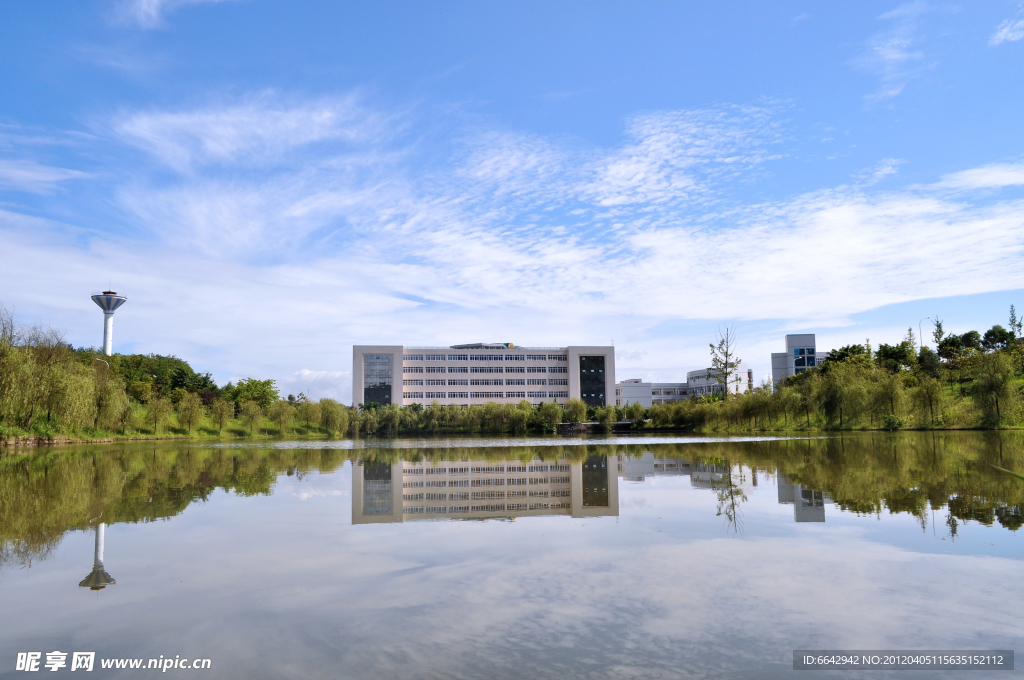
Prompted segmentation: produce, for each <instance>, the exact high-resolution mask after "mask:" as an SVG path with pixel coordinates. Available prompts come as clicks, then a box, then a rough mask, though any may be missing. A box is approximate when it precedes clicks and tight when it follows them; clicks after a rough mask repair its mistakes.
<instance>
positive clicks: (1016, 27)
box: [988, 19, 1024, 46]
mask: <svg viewBox="0 0 1024 680" xmlns="http://www.w3.org/2000/svg"><path fill="white" fill-rule="evenodd" d="M1021 38H1024V19H1017V20H1014V19H1007V20H1006V21H1004V22H1003V23H1001V24H999V27H998V28H997V29H996V32H995V33H993V34H992V37H991V38H989V39H988V44H989V45H992V46H995V45H998V44H1000V43H1004V42H1016V41H1018V40H1020V39H1021Z"/></svg>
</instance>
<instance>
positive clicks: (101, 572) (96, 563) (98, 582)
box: [78, 522, 117, 590]
mask: <svg viewBox="0 0 1024 680" xmlns="http://www.w3.org/2000/svg"><path fill="white" fill-rule="evenodd" d="M106 533H107V525H106V524H105V523H104V522H100V523H99V524H97V525H96V547H95V548H94V549H93V556H92V572H90V574H89V575H88V576H86V577H85V578H84V579H82V582H81V583H79V584H78V585H79V586H80V587H82V588H88V589H89V590H103V589H104V588H106V587H107V586H112V585H114V584H115V583H117V581H115V580H114V579H113V578H111V576H110V574H108V573H107V572H106V569H104V567H103V541H104V537H105V535H106Z"/></svg>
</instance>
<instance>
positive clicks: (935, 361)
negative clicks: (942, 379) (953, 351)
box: [917, 345, 942, 378]
mask: <svg viewBox="0 0 1024 680" xmlns="http://www.w3.org/2000/svg"><path fill="white" fill-rule="evenodd" d="M917 366H918V368H920V369H921V373H922V374H923V375H926V376H928V377H931V378H938V377H939V376H940V374H941V373H942V360H941V359H940V358H939V355H938V354H936V353H935V352H934V351H933V350H932V348H931V347H928V346H927V345H925V346H924V347H922V348H921V351H920V352H918V353H917Z"/></svg>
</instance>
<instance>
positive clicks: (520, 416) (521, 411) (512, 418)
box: [508, 400, 533, 434]
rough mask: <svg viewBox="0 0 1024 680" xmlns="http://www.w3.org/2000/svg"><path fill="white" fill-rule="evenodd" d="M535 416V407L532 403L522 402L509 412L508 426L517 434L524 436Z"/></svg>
mask: <svg viewBox="0 0 1024 680" xmlns="http://www.w3.org/2000/svg"><path fill="white" fill-rule="evenodd" d="M532 415H533V407H532V406H530V402H528V401H525V400H524V401H521V402H519V405H518V406H516V407H515V408H514V409H512V410H511V411H509V414H508V426H509V428H510V429H511V430H512V432H514V433H515V434H523V433H524V432H526V428H527V427H528V426H529V424H530V416H532Z"/></svg>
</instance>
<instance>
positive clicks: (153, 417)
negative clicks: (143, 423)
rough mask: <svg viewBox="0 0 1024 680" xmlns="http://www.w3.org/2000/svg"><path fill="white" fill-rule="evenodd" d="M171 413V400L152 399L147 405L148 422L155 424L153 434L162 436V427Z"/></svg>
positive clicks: (162, 398) (164, 398)
mask: <svg viewBox="0 0 1024 680" xmlns="http://www.w3.org/2000/svg"><path fill="white" fill-rule="evenodd" d="M170 412H171V400H170V399H168V398H167V397H157V398H155V399H150V400H149V404H147V405H146V420H147V421H148V422H150V423H152V424H153V434H160V426H161V425H162V424H163V422H164V420H165V419H166V418H167V414H168V413H170Z"/></svg>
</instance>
